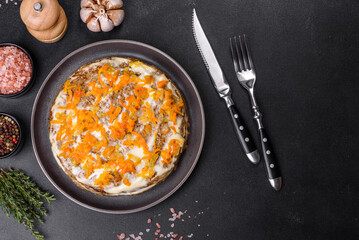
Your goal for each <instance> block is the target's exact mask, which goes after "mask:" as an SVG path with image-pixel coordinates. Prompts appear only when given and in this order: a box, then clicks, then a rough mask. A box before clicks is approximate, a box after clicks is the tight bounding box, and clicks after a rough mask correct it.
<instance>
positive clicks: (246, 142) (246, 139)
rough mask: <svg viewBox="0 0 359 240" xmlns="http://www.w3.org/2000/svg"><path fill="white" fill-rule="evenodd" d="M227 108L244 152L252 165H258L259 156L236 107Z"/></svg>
mask: <svg viewBox="0 0 359 240" xmlns="http://www.w3.org/2000/svg"><path fill="white" fill-rule="evenodd" d="M227 107H228V110H229V113H230V115H231V118H232V122H233V125H234V130H235V132H236V135H237V137H238V140H239V142H240V144H241V146H242V148H243V150H244V152H245V153H246V155H247V157H248V158H249V160H250V161H251V162H252V163H254V164H257V163H259V160H260V159H259V154H258V151H257V149H256V146H255V145H254V141H253V138H252V137H251V135H250V134H249V132H248V130H247V126H246V125H245V124H244V121H243V120H242V118H241V116H240V114H239V111H238V109H237V107H236V106H235V105H234V104H233V105H227Z"/></svg>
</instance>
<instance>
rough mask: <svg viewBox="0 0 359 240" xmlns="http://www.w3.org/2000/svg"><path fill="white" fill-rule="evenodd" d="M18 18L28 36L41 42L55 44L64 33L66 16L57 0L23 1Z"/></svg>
mask: <svg viewBox="0 0 359 240" xmlns="http://www.w3.org/2000/svg"><path fill="white" fill-rule="evenodd" d="M20 16H21V20H22V21H23V22H24V24H25V25H26V28H27V30H28V31H29V32H30V34H31V35H32V36H34V37H35V38H36V39H38V40H39V41H41V42H44V43H54V42H57V41H59V40H60V39H61V38H62V37H63V36H64V35H65V33H66V30H67V18H66V14H65V11H64V10H63V9H62V7H61V6H60V4H59V3H58V2H57V0H23V1H22V3H21V6H20Z"/></svg>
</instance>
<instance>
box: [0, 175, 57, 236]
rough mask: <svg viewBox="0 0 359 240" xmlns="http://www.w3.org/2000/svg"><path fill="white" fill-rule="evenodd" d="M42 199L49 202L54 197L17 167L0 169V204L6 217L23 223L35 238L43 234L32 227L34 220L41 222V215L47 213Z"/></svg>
mask: <svg viewBox="0 0 359 240" xmlns="http://www.w3.org/2000/svg"><path fill="white" fill-rule="evenodd" d="M42 199H45V200H46V201H47V203H48V204H50V201H53V200H55V197H54V195H51V194H50V193H48V192H45V191H42V190H41V189H40V188H39V187H38V186H37V185H36V184H35V183H34V182H33V181H31V179H30V177H29V176H27V175H26V174H25V173H23V172H22V171H21V170H19V169H18V170H13V169H10V170H9V171H6V170H4V169H1V170H0V206H1V207H2V208H3V210H4V212H5V213H6V215H7V216H8V217H10V216H11V215H12V216H13V217H14V218H15V219H16V220H17V221H18V223H21V224H23V225H25V227H26V228H28V229H29V230H30V231H31V233H32V234H33V235H34V237H35V238H36V240H43V239H44V236H42V235H41V234H40V233H39V232H38V231H37V230H35V229H34V227H35V225H34V221H36V220H37V221H39V222H40V223H43V222H44V221H43V219H42V218H41V217H42V216H46V215H47V211H46V209H45V207H44V202H43V201H42Z"/></svg>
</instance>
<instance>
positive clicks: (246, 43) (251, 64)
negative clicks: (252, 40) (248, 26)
mask: <svg viewBox="0 0 359 240" xmlns="http://www.w3.org/2000/svg"><path fill="white" fill-rule="evenodd" d="M243 39H244V45H245V47H246V52H247V57H248V61H249V66H250V67H251V69H252V70H254V65H253V61H252V57H251V54H250V52H249V48H248V42H247V38H246V35H245V34H243Z"/></svg>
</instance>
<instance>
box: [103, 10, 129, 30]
mask: <svg viewBox="0 0 359 240" xmlns="http://www.w3.org/2000/svg"><path fill="white" fill-rule="evenodd" d="M107 15H108V17H109V18H110V19H111V20H112V22H113V24H114V25H115V27H117V26H118V25H120V24H121V23H122V21H123V18H124V17H125V11H123V10H122V9H118V10H108V11H107Z"/></svg>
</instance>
